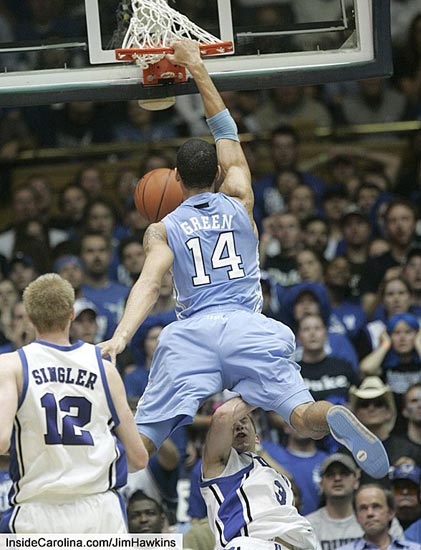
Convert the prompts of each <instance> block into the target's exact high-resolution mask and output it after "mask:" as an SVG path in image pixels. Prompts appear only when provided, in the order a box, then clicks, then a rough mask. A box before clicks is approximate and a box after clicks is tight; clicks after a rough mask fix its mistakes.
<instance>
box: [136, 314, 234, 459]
mask: <svg viewBox="0 0 421 550" xmlns="http://www.w3.org/2000/svg"><path fill="white" fill-rule="evenodd" d="M221 330H222V327H220V326H219V323H218V322H217V321H213V322H211V321H208V320H207V319H204V318H203V317H198V318H196V317H195V318H191V319H187V320H185V321H177V322H176V323H172V324H171V325H168V326H167V327H166V328H165V329H164V330H163V331H162V332H161V334H160V336H159V340H158V346H157V348H156V350H155V353H154V357H153V361H152V365H151V370H150V374H149V381H148V385H147V387H146V390H145V392H144V394H143V395H142V397H141V398H140V400H139V403H138V407H137V410H136V414H135V421H136V424H137V427H138V431H139V433H140V434H141V437H142V439H143V442H144V444H145V446H146V449H147V451H148V452H149V454H150V455H151V454H153V453H154V452H155V450H156V449H158V448H159V447H160V446H161V444H162V442H163V441H164V440H165V439H167V438H168V437H169V435H170V434H171V433H172V432H173V431H174V430H175V429H176V428H178V427H180V426H183V425H184V424H189V423H191V422H192V421H193V418H194V416H195V414H196V412H197V410H198V408H199V407H200V405H201V404H202V403H203V401H204V400H205V399H207V398H208V397H209V396H210V395H212V394H214V393H218V392H220V391H222V389H223V380H222V374H221V368H220V361H219V357H218V344H217V341H218V332H220V331H221Z"/></svg>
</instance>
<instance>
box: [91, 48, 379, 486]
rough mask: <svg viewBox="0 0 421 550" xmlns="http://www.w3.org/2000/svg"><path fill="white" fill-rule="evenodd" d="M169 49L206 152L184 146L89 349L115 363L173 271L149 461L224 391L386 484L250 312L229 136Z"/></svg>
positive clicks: (286, 346) (202, 81)
mask: <svg viewBox="0 0 421 550" xmlns="http://www.w3.org/2000/svg"><path fill="white" fill-rule="evenodd" d="M173 46H174V54H173V55H168V58H169V59H170V60H171V61H172V62H174V63H178V64H179V65H183V66H185V67H187V69H188V70H189V72H190V74H191V75H192V76H193V78H194V80H195V82H196V85H197V87H198V89H199V92H200V94H201V97H202V100H203V104H204V107H205V113H206V116H207V123H208V126H209V128H210V130H211V132H212V135H213V137H214V139H215V142H216V150H215V147H214V146H213V145H211V144H209V143H207V142H206V141H203V140H197V139H192V140H189V141H187V142H186V143H185V144H184V145H183V146H182V147H181V148H180V150H179V151H178V154H177V177H178V179H179V180H180V183H181V184H182V187H183V191H184V198H185V200H184V202H183V203H182V204H181V205H180V206H179V207H178V208H176V209H175V210H174V211H173V212H172V213H170V214H169V215H168V216H166V217H165V218H164V219H163V220H162V222H159V223H154V224H151V225H150V226H149V227H148V229H147V231H146V233H145V237H144V249H145V254H146V260H145V264H144V267H143V270H142V273H141V275H140V277H139V279H138V280H137V282H136V283H135V284H134V286H133V288H132V290H131V292H130V295H129V299H128V301H127V304H126V309H125V312H124V315H123V317H122V319H121V321H120V323H119V325H118V327H117V329H116V331H115V332H114V335H113V337H112V338H111V340H108V341H107V342H103V343H102V344H101V345H100V346H101V348H102V355H103V356H104V357H106V356H110V357H111V360H112V361H113V362H114V361H115V358H116V355H117V354H118V353H120V352H121V351H123V349H124V348H125V346H126V345H127V343H128V341H129V340H130V338H131V337H132V336H133V334H134V332H135V331H136V329H137V328H138V326H139V325H140V324H141V323H142V322H143V320H144V319H145V317H146V316H147V314H148V312H149V311H150V310H151V308H152V306H153V304H154V302H155V301H156V299H157V296H158V293H159V287H160V282H161V279H162V277H163V275H164V273H166V272H167V271H168V269H170V268H172V270H173V276H174V284H175V287H176V293H177V301H178V317H179V321H177V322H175V323H172V324H171V325H169V326H167V327H166V328H165V329H164V330H163V331H162V333H161V335H160V338H159V343H158V347H157V349H156V351H155V355H154V359H153V363H152V366H151V370H150V377H149V384H148V387H147V389H146V391H145V393H144V395H143V396H142V398H141V400H140V402H139V407H138V410H137V413H136V423H137V425H138V430H139V432H140V433H141V434H142V436H143V438H144V442H145V445H146V448H147V449H148V451H149V452H153V451H154V450H155V448H156V447H159V446H160V444H161V443H162V441H163V440H164V439H165V438H167V437H168V434H169V433H170V432H171V431H172V430H173V429H174V428H175V427H177V426H180V425H182V424H185V423H189V422H191V421H192V418H193V416H194V415H195V413H196V411H197V409H198V407H199V405H200V404H201V402H202V401H203V400H204V399H206V398H207V397H208V396H210V395H211V394H214V393H217V392H219V391H221V390H222V389H224V388H228V389H231V390H233V391H235V392H238V394H239V395H241V397H242V398H243V399H244V401H246V402H247V403H249V404H251V405H253V406H257V407H261V408H262V409H264V410H274V411H276V412H278V413H279V414H280V415H281V416H282V417H283V418H284V419H285V420H286V421H287V422H289V423H290V424H291V425H292V426H293V427H294V428H295V429H296V430H297V431H298V432H299V433H301V434H303V435H305V436H306V437H312V438H315V439H320V438H322V437H323V436H325V435H326V434H327V433H329V431H331V433H332V434H333V435H334V436H335V438H336V439H338V440H340V441H341V442H343V443H344V444H345V445H346V446H347V447H348V448H349V449H350V450H351V451H352V453H353V454H354V457H355V459H356V460H357V462H358V463H359V464H360V466H361V467H362V468H363V469H365V470H366V471H367V472H368V473H369V474H370V475H372V476H375V477H382V476H385V475H386V474H387V471H388V466H389V464H388V459H387V455H386V452H385V450H384V448H383V445H382V444H381V442H380V441H379V440H378V439H377V438H376V437H375V436H373V434H371V432H369V431H368V430H367V429H366V428H364V426H362V424H360V423H359V422H358V421H357V419H356V418H355V417H354V416H353V415H352V414H351V413H350V412H349V411H348V410H347V409H345V408H344V407H339V406H332V405H331V404H330V403H328V402H326V401H319V402H317V403H315V402H314V401H313V398H312V397H311V394H310V393H309V392H308V390H307V389H306V387H305V385H304V383H303V380H302V378H301V375H300V372H299V367H298V366H297V364H296V363H294V362H293V361H292V360H291V359H290V357H291V355H292V353H293V351H294V346H295V339H294V335H293V333H292V332H291V330H290V329H289V328H288V327H287V326H285V325H283V324H281V323H278V322H276V321H274V320H273V319H269V318H267V317H265V316H264V315H262V314H261V313H259V311H260V308H261V302H262V296H261V288H260V272H259V265H258V252H257V250H258V239H257V230H256V225H255V223H254V220H253V215H252V211H253V191H252V186H251V176H250V171H249V168H248V165H247V161H246V159H245V157H244V154H243V151H242V148H241V145H240V143H239V139H238V135H237V128H236V125H235V122H234V120H233V119H232V117H231V115H230V113H229V112H228V110H227V109H225V105H224V103H223V101H222V98H221V96H220V94H219V93H218V91H217V89H216V88H215V86H214V84H213V82H212V80H211V78H210V77H209V75H208V73H207V71H206V68H205V66H204V64H203V62H202V60H201V57H200V52H199V48H198V44H197V43H195V42H193V41H190V40H180V41H177V42H175V43H174V45H173ZM220 182H222V183H221V184H220V186H219V188H218V184H219V183H220ZM215 191H218V192H215Z"/></svg>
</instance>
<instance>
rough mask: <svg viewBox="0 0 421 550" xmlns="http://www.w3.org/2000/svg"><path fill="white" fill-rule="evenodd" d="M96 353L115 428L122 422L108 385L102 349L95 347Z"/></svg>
mask: <svg viewBox="0 0 421 550" xmlns="http://www.w3.org/2000/svg"><path fill="white" fill-rule="evenodd" d="M95 354H96V358H97V361H98V367H99V372H100V373H101V379H102V385H103V386H104V391H105V397H106V399H107V403H108V408H109V409H110V413H111V417H112V420H113V423H114V428H117V426H118V425H119V424H120V419H119V417H118V415H117V411H116V409H115V406H114V402H113V398H112V397H111V392H110V387H109V385H108V379H107V375H106V374H105V367H104V362H103V361H102V357H101V350H100V348H98V347H95Z"/></svg>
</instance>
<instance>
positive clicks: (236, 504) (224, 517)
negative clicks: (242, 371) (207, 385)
mask: <svg viewBox="0 0 421 550" xmlns="http://www.w3.org/2000/svg"><path fill="white" fill-rule="evenodd" d="M253 408H254V407H251V406H250V405H247V404H246V403H245V402H244V401H243V400H242V399H241V398H239V397H235V398H234V399H231V400H230V401H227V402H226V403H224V405H222V406H221V407H219V408H218V409H217V410H216V411H215V413H214V415H213V418H212V423H211V426H210V428H209V432H208V435H207V438H206V442H205V445H204V449H203V457H202V479H201V492H202V495H203V498H204V499H205V502H206V506H207V510H208V519H209V524H210V528H211V529H212V531H213V533H214V535H215V540H216V548H217V549H218V550H220V549H224V550H281V549H282V548H284V549H286V548H292V547H294V548H296V549H300V550H301V549H302V550H304V549H309V550H312V549H315V548H316V547H317V541H316V537H315V535H314V532H313V529H312V527H311V525H310V523H309V521H308V520H307V519H305V518H304V517H303V516H301V515H300V514H299V513H298V511H297V509H296V508H295V506H294V495H293V492H292V489H291V484H290V482H289V480H288V479H287V478H286V477H285V476H283V475H282V474H279V473H278V472H276V471H275V470H274V469H273V468H271V467H270V466H269V465H268V464H267V463H266V462H265V461H264V460H263V459H262V458H261V457H260V456H259V455H257V454H256V453H255V449H256V443H258V441H259V438H258V436H257V435H256V429H255V425H254V422H253V420H252V417H251V416H250V415H249V413H250V412H251V411H252V410H253Z"/></svg>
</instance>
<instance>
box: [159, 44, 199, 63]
mask: <svg viewBox="0 0 421 550" xmlns="http://www.w3.org/2000/svg"><path fill="white" fill-rule="evenodd" d="M171 47H172V48H174V53H173V54H171V53H167V54H166V57H167V59H168V60H169V61H171V63H174V64H175V65H181V66H182V67H187V68H188V67H189V66H192V65H196V64H197V63H201V62H202V58H201V57H200V49H199V43H198V42H196V41H194V40H190V39H188V38H182V39H181V40H176V41H175V42H173V43H172V44H171Z"/></svg>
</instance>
